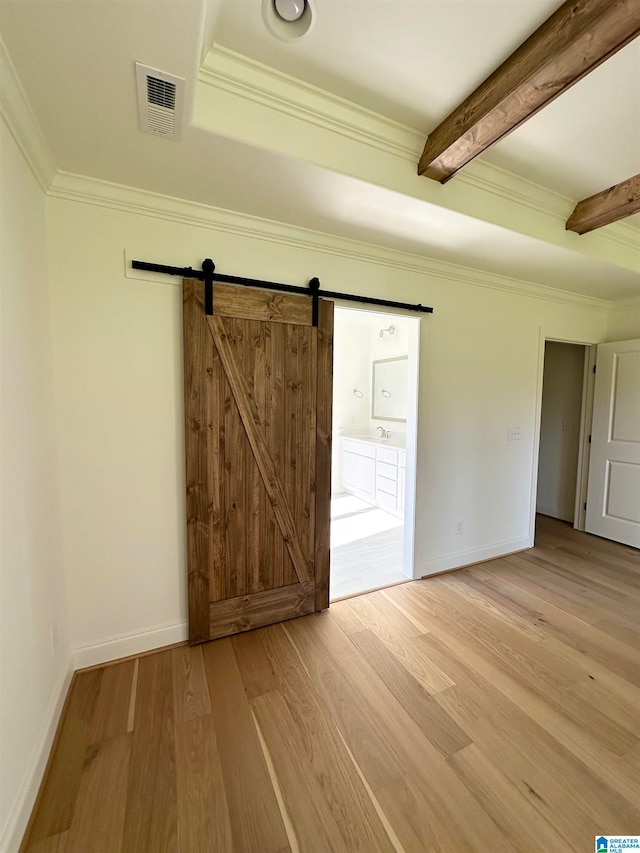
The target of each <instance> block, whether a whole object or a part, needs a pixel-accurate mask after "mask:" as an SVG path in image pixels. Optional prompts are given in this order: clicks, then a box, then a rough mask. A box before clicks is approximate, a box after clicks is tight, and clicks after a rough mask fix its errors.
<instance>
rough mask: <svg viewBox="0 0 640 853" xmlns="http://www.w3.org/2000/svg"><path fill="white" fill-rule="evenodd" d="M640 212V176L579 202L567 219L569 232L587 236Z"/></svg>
mask: <svg viewBox="0 0 640 853" xmlns="http://www.w3.org/2000/svg"><path fill="white" fill-rule="evenodd" d="M638 211H640V175H634V176H633V178H628V179H627V180H626V181H622V183H620V184H616V185H615V186H614V187H609V189H608V190H603V191H602V192H601V193H596V195H592V196H589V198H585V199H583V200H582V201H579V202H578V204H577V205H576V206H575V209H574V211H573V213H572V214H571V216H570V217H569V218H568V219H567V224H566V226H565V227H566V229H567V231H575V232H576V234H586V233H587V232H588V231H593V230H594V228H601V227H602V226H603V225H609V223H610V222H617V221H618V220H619V219H624V218H625V217H626V216H631V214H632V213H638Z"/></svg>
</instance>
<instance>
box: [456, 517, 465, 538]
mask: <svg viewBox="0 0 640 853" xmlns="http://www.w3.org/2000/svg"><path fill="white" fill-rule="evenodd" d="M463 533H464V521H462V519H459V520H458V521H456V536H462V534H463Z"/></svg>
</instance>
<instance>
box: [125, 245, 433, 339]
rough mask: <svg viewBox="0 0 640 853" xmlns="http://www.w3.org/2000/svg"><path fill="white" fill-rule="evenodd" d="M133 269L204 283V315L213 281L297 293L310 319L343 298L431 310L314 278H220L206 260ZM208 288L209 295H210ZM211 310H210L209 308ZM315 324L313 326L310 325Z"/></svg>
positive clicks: (142, 263)
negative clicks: (198, 266) (309, 301)
mask: <svg viewBox="0 0 640 853" xmlns="http://www.w3.org/2000/svg"><path fill="white" fill-rule="evenodd" d="M131 266H132V267H133V269H134V270H146V271H147V272H160V273H164V274H165V275H177V276H180V277H181V278H197V279H199V280H200V281H204V282H205V285H206V286H207V287H206V291H207V292H206V293H205V303H206V309H207V314H211V313H213V301H212V300H211V302H210V301H209V299H208V298H207V297H208V296H209V293H208V291H209V288H210V287H211V284H212V283H213V282H214V281H224V282H226V283H227V284H240V285H243V286H244V287H258V288H262V289H263V290H280V291H283V292H284V293H300V294H301V295H302V296H310V297H312V298H313V301H314V316H317V301H318V298H320V299H322V298H324V299H344V300H346V301H348V302H360V303H362V304H364V305H381V306H383V307H384V308H399V309H401V310H403V311H416V312H418V313H421V314H433V308H429V307H428V306H427V305H420V304H418V305H414V304H411V303H409V302H396V301H395V300H393V299H378V298H377V297H375V296H358V295H357V294H355V293H338V292H337V291H334V290H320V289H319V288H320V282H319V280H318V279H317V278H312V279H311V280H310V281H309V286H308V287H298V286H296V285H294V284H280V282H277V281H263V280H262V279H259V278H244V277H243V276H238V275H224V274H223V273H217V272H214V270H215V265H214V263H213V261H212V260H210V259H209V258H207V259H206V260H205V261H203V263H202V267H203V269H202V270H194V269H193V268H192V267H171V266H167V265H165V264H151V263H148V262H147V261H131ZM212 292H213V291H212V288H211V294H212ZM210 307H211V310H209V308H210ZM314 325H315V323H314Z"/></svg>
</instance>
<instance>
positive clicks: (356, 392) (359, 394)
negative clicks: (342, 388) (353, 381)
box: [353, 388, 364, 399]
mask: <svg viewBox="0 0 640 853" xmlns="http://www.w3.org/2000/svg"><path fill="white" fill-rule="evenodd" d="M353 396H354V397H357V398H358V399H361V398H362V397H364V394H363V393H362V391H360V389H359V388H354V389H353Z"/></svg>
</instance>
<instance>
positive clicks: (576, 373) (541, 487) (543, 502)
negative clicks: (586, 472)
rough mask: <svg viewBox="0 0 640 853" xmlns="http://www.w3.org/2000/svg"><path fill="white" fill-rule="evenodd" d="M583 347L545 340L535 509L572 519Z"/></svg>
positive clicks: (578, 446)
mask: <svg viewBox="0 0 640 853" xmlns="http://www.w3.org/2000/svg"><path fill="white" fill-rule="evenodd" d="M584 358H585V348H584V347H582V346H576V345H575V344H563V343H557V342H555V341H548V342H547V345H546V347H545V357H544V381H543V386H542V418H541V423H540V454H539V460H538V496H537V511H538V512H541V513H543V514H544V515H550V516H552V517H553V518H561V519H563V520H564V521H571V522H573V520H574V512H575V499H576V478H577V476H578V452H579V448H580V417H581V412H582V385H583V379H584Z"/></svg>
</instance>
